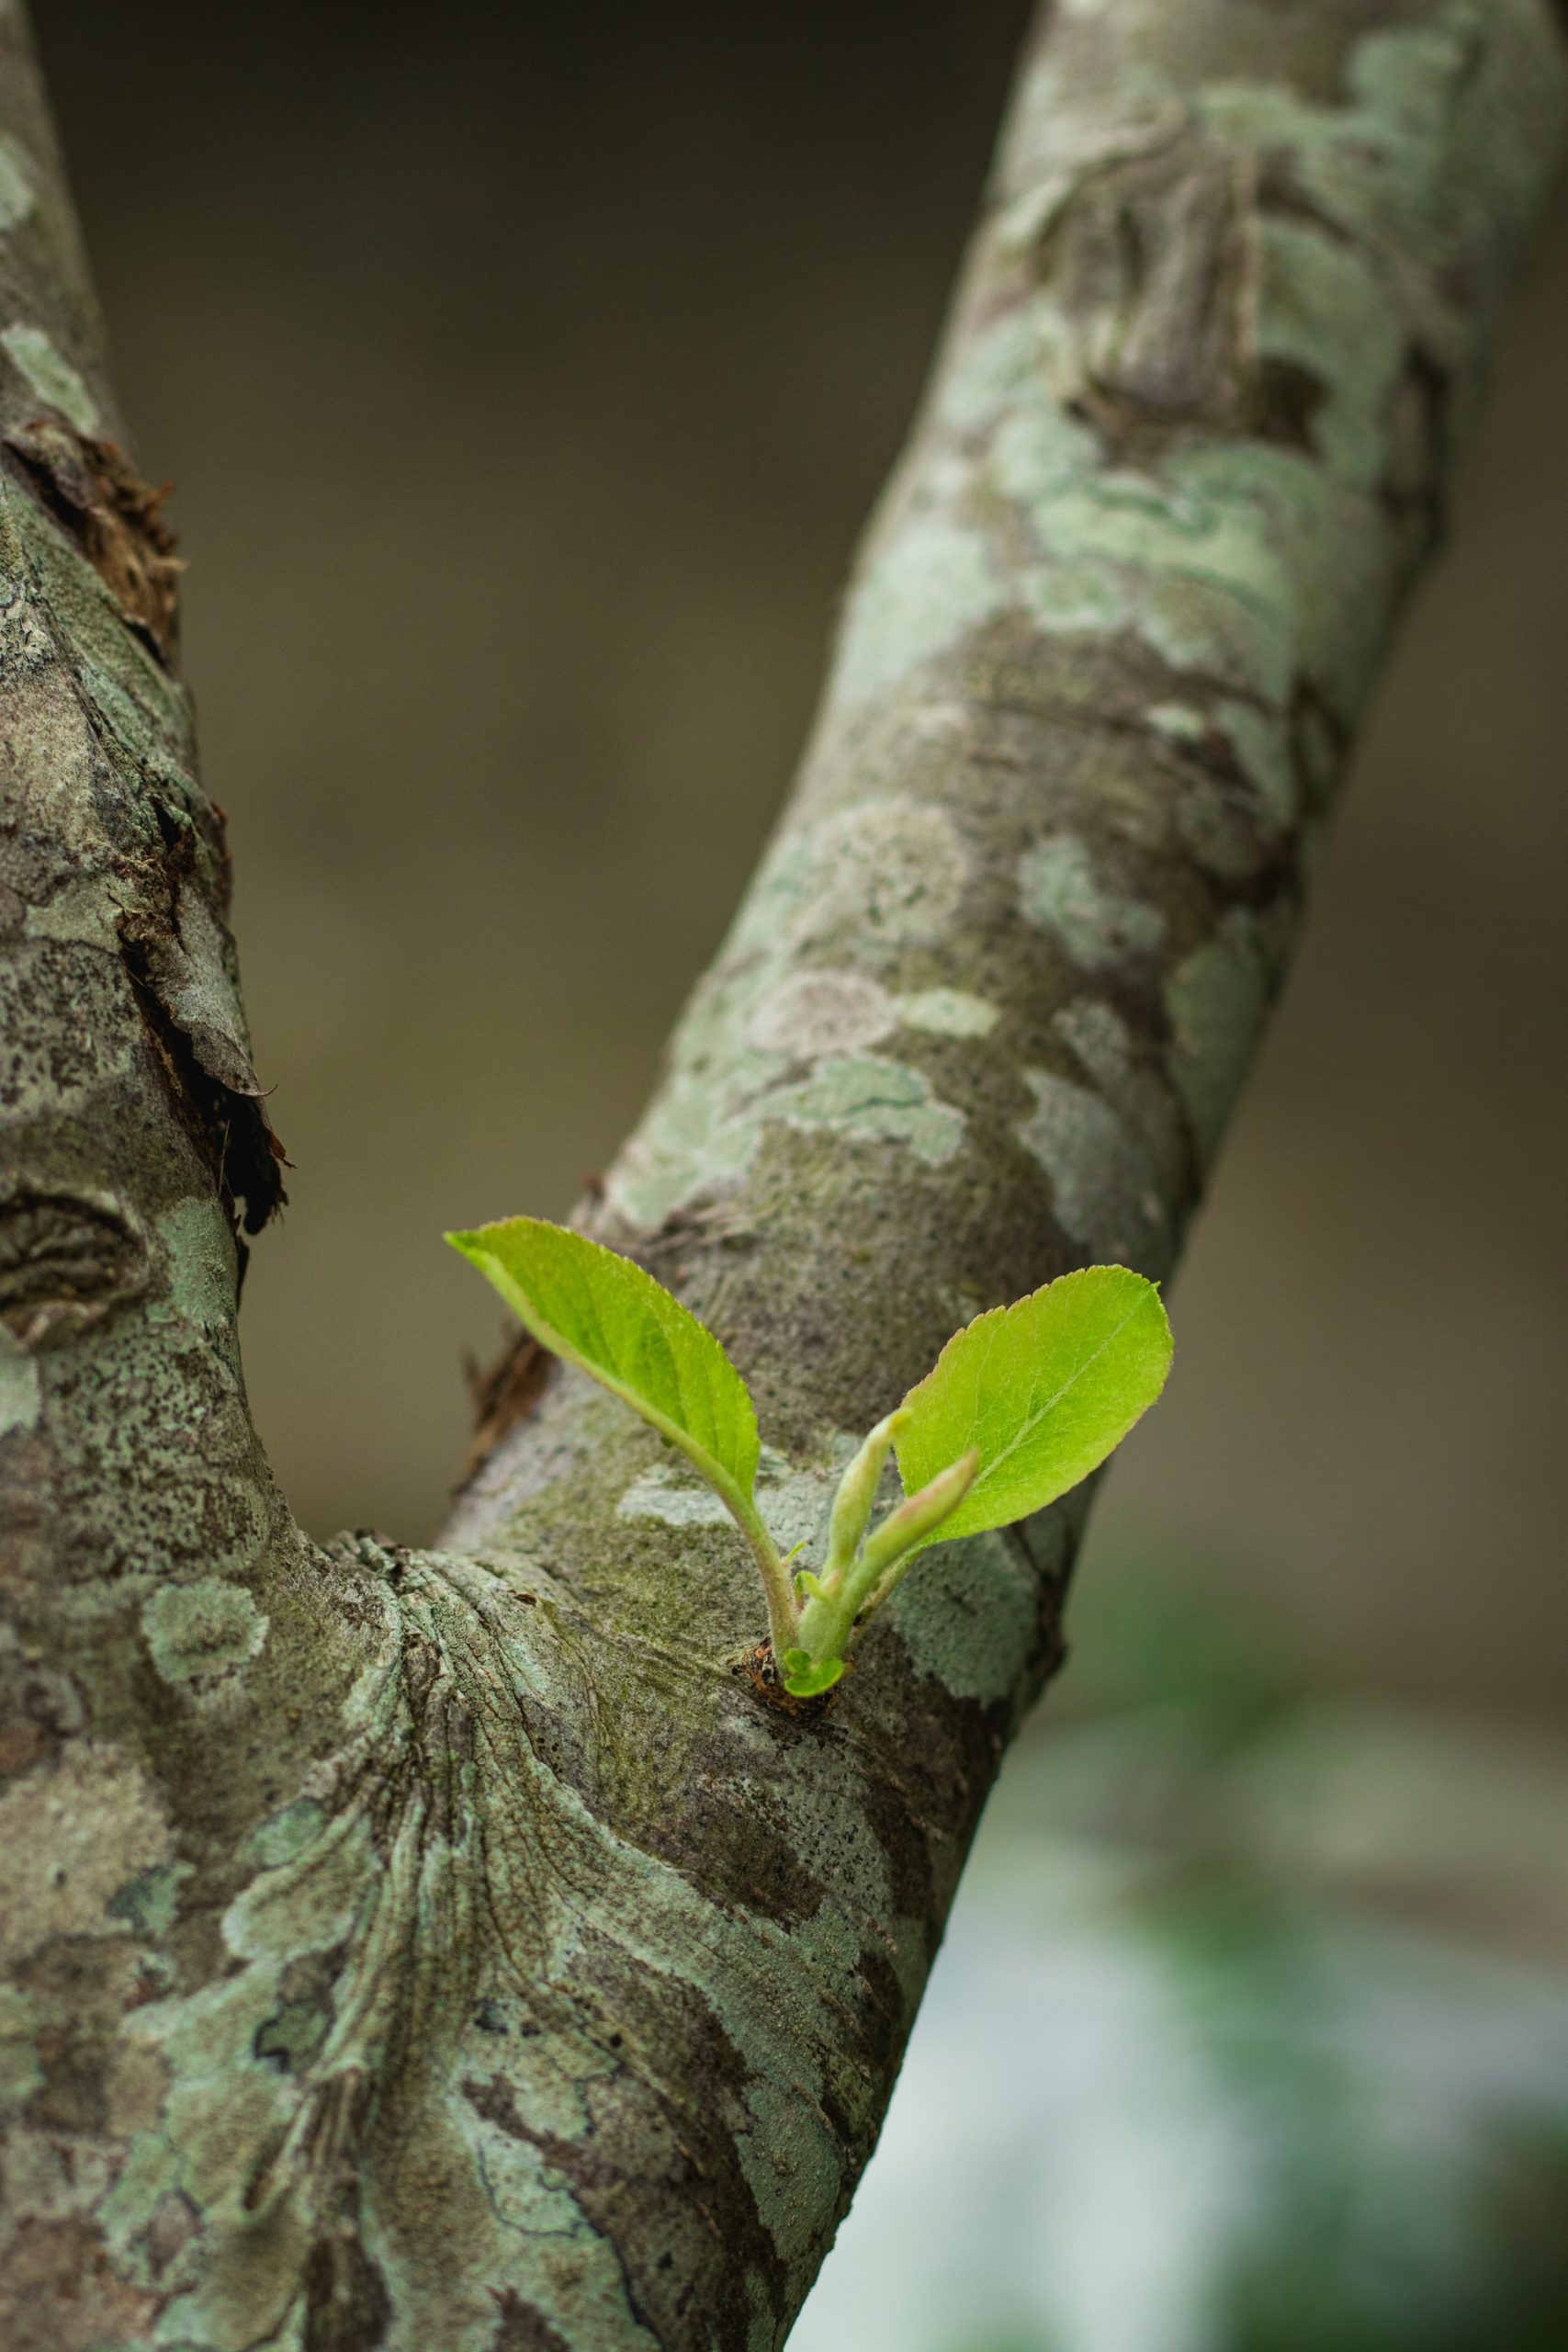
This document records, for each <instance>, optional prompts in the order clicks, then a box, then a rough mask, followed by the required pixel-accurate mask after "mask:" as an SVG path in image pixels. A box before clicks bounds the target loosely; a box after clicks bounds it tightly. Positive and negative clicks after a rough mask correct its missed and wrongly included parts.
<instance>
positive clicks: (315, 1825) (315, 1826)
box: [250, 1797, 327, 1871]
mask: <svg viewBox="0 0 1568 2352" xmlns="http://www.w3.org/2000/svg"><path fill="white" fill-rule="evenodd" d="M326 1821H327V1813H326V1807H325V1806H324V1805H323V1804H322V1803H321V1799H320V1798H319V1797H296V1798H295V1799H294V1801H293V1803H292V1804H286V1805H284V1806H283V1808H282V1809H281V1811H279V1812H277V1813H274V1814H269V1815H268V1816H267V1818H266V1819H265V1821H264V1822H263V1823H262V1825H261V1826H260V1827H259V1828H258V1829H255V1830H253V1832H252V1833H251V1839H250V1853H251V1855H252V1857H253V1859H254V1862H255V1865H256V1868H257V1869H258V1870H263V1871H270V1870H276V1869H277V1868H278V1867H279V1865H280V1864H281V1863H284V1862H291V1861H294V1860H296V1859H297V1858H298V1857H299V1855H300V1854H302V1853H303V1852H304V1851H305V1849H306V1848H307V1847H308V1846H310V1845H311V1844H313V1842H314V1841H315V1839H316V1838H319V1837H320V1836H321V1831H322V1830H323V1829H324V1828H325V1826H326Z"/></svg>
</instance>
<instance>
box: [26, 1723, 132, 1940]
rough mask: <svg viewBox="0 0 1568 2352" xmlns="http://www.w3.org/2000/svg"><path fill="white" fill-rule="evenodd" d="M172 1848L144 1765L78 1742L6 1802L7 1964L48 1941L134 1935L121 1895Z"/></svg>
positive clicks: (105, 1745)
mask: <svg viewBox="0 0 1568 2352" xmlns="http://www.w3.org/2000/svg"><path fill="white" fill-rule="evenodd" d="M169 1846H170V1838H169V1829H168V1825H167V1823H166V1822H165V1820H164V1812H163V1807H162V1805H161V1804H160V1803H159V1801H158V1797H157V1793H156V1792H155V1791H154V1789H153V1788H152V1784H151V1782H150V1781H148V1780H147V1779H146V1777H145V1775H144V1774H143V1773H142V1772H141V1769H140V1767H139V1766H138V1765H137V1764H135V1763H134V1762H133V1761H132V1760H131V1758H130V1757H129V1756H127V1755H126V1754H125V1752H124V1751H123V1750H122V1749H121V1748H119V1747H116V1746H114V1745H113V1744H112V1743H110V1742H108V1741H106V1740H94V1739H78V1740H75V1741H73V1743H72V1744H71V1745H70V1746H69V1747H66V1748H65V1749H64V1751H63V1752H62V1755H61V1757H60V1758H59V1760H58V1762H57V1763H55V1764H54V1765H52V1766H51V1767H50V1768H49V1769H47V1770H40V1771H35V1772H32V1773H30V1774H29V1775H28V1777H27V1778H26V1779H25V1780H21V1781H17V1782H16V1783H15V1784H14V1785H13V1786H12V1787H10V1788H9V1789H7V1790H6V1792H5V1794H4V1795H3V1796H0V1960H3V1961H6V1962H11V1961H17V1960H24V1959H26V1957H27V1956H28V1953H29V1952H32V1951H36V1950H37V1949H38V1947H39V1945H40V1944H42V1943H45V1942H47V1941H48V1939H50V1937H51V1936H116V1935H125V1934H127V1933H129V1928H128V1924H127V1922H126V1921H125V1920H124V1919H123V1918H121V1917H117V1916H116V1915H115V1913H114V1911H113V1909H112V1908H111V1905H113V1902H114V1899H115V1897H116V1896H117V1895H118V1893H119V1892H120V1889H121V1888H122V1887H123V1886H124V1885H125V1884H126V1883H127V1882H128V1881H130V1880H131V1879H133V1878H134V1877H135V1876H136V1874H137V1872H138V1871H145V1870H152V1869H154V1868H155V1867H157V1866H158V1865H159V1864H161V1863H163V1862H164V1861H166V1860H167V1859H168V1856H169Z"/></svg>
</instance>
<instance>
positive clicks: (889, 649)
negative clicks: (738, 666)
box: [829, 512, 1008, 703]
mask: <svg viewBox="0 0 1568 2352" xmlns="http://www.w3.org/2000/svg"><path fill="white" fill-rule="evenodd" d="M1007 603H1008V589H1007V584H1006V580H1005V576H1004V575H1003V574H1002V573H1000V572H999V571H998V568H997V565H996V563H995V561H994V560H993V558H992V555H991V552H990V549H989V547H988V546H987V540H986V537H985V534H984V533H983V532H980V531H977V530H975V529H973V528H972V527H971V526H968V525H966V524H964V523H963V522H961V521H959V520H958V519H957V518H956V517H954V516H953V515H947V514H943V513H941V512H936V513H924V514H920V515H915V516H913V517H910V518H908V519H906V520H903V521H902V522H901V523H900V524H899V526H898V527H897V529H895V530H894V531H892V532H890V533H889V535H888V536H887V537H886V539H884V540H883V542H882V543H881V545H880V546H879V547H876V548H874V550H873V552H872V556H871V560H870V562H869V563H868V565H867V566H866V569H865V570H864V571H863V573H862V574H861V577H860V580H859V581H858V582H857V584H856V587H855V590H854V593H853V594H852V597H851V600H850V605H849V609H848V612H847V614H846V616H845V623H844V634H843V637H842V639H840V648H839V654H838V659H837V661H836V662H835V664H834V668H833V675H832V682H831V684H830V687H829V693H830V694H831V695H833V696H834V697H835V698H838V699H840V700H842V701H844V702H846V703H856V702H863V701H867V700H869V699H870V698H871V697H872V696H873V695H880V694H884V693H886V691H887V690H888V688H890V687H892V686H896V685H897V684H900V682H901V681H902V680H904V679H905V678H907V677H908V675H909V673H911V672H912V671H914V670H917V669H919V667H920V666H921V665H922V664H923V663H925V662H931V661H933V660H934V659H935V658H936V657H937V656H938V655H940V654H942V653H944V652H946V651H948V650H950V649H951V648H952V647H953V646H954V645H956V644H957V643H959V642H960V641H961V640H962V639H963V638H964V636H965V635H966V634H967V633H968V631H969V630H970V629H971V628H976V626H977V625H978V624H979V623H980V622H982V621H984V620H987V619H988V618H989V617H990V616H991V615H992V614H993V613H997V612H999V611H1001V610H1003V609H1004V608H1005V606H1006V605H1007Z"/></svg>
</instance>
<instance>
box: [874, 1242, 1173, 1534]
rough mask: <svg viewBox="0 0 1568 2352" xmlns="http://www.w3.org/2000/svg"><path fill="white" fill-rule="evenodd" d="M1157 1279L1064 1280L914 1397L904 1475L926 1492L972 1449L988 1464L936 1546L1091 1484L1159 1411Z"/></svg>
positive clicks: (944, 1361)
mask: <svg viewBox="0 0 1568 2352" xmlns="http://www.w3.org/2000/svg"><path fill="white" fill-rule="evenodd" d="M1170 1349H1171V1340H1170V1326H1169V1324H1168V1322H1167V1320H1166V1314H1165V1308H1164V1307H1163V1306H1161V1304H1160V1297H1159V1293H1158V1291H1157V1290H1156V1287H1155V1285H1154V1283H1149V1282H1145V1280H1144V1278H1143V1276H1142V1275H1141V1274H1134V1273H1133V1272H1131V1271H1130V1270H1129V1269H1128V1268H1127V1267H1125V1266H1088V1267H1085V1268H1084V1269H1083V1270H1082V1272H1078V1273H1074V1274H1064V1275H1062V1277H1061V1278H1060V1280H1059V1281H1057V1282H1054V1283H1046V1284H1045V1286H1044V1288H1043V1289H1042V1290H1037V1291H1034V1292H1033V1293H1032V1295H1030V1296H1029V1297H1028V1298H1021V1299H1020V1300H1019V1301H1018V1302H1017V1304H1016V1305H1015V1306H998V1307H993V1308H992V1310H991V1312H990V1313H989V1314H988V1315H981V1316H977V1317H976V1319H975V1321H974V1322H973V1323H971V1324H969V1325H968V1326H967V1327H966V1328H965V1329H964V1330H962V1331H960V1332H958V1333H957V1334H956V1335H955V1336H954V1337H953V1339H951V1340H949V1341H948V1343H947V1345H946V1347H945V1348H943V1350H942V1353H941V1355H940V1356H939V1357H938V1358H937V1361H936V1363H935V1365H934V1367H933V1368H932V1370H931V1372H929V1373H928V1374H926V1377H925V1378H924V1380H922V1381H921V1382H920V1384H919V1386H918V1387H916V1388H911V1389H910V1391H909V1394H908V1397H906V1398H905V1399H904V1415H905V1418H904V1420H903V1423H902V1426H901V1428H900V1430H899V1432H898V1439H897V1456H898V1475H899V1476H900V1477H901V1478H902V1480H903V1482H904V1491H905V1493H906V1494H907V1495H914V1494H918V1493H919V1490H920V1488H921V1487H925V1486H927V1485H928V1484H929V1483H930V1481H931V1479H932V1478H934V1477H935V1476H937V1474H938V1473H939V1472H940V1471H942V1470H943V1469H945V1468H946V1467H947V1465H948V1464H950V1463H952V1462H955V1461H956V1460H957V1459H958V1457H959V1456H960V1455H961V1454H963V1453H965V1452H966V1451H967V1450H968V1449H969V1448H970V1447H971V1446H974V1447H976V1448H977V1449H978V1451H979V1455H980V1466H979V1469H978V1471H977V1472H976V1476H975V1480H974V1483H973V1485H972V1486H971V1487H970V1488H969V1491H968V1493H967V1494H966V1495H965V1496H964V1499H963V1501H962V1502H960V1503H959V1504H958V1506H957V1508H956V1509H955V1510H953V1511H952V1512H950V1513H949V1515H948V1516H947V1517H946V1518H945V1519H944V1520H943V1521H942V1524H941V1526H940V1527H939V1528H938V1529H937V1530H936V1531H935V1532H934V1534H933V1535H932V1536H931V1537H928V1538H927V1539H926V1540H927V1541H928V1542H938V1543H946V1542H947V1541H948V1540H949V1538H950V1537H953V1536H958V1535H978V1534H980V1533H981V1532H983V1531H984V1530H985V1529H987V1528H989V1527H1005V1526H1007V1525H1008V1524H1009V1523H1010V1521H1013V1520H1015V1519H1022V1518H1024V1517H1026V1515H1027V1514H1028V1513H1029V1512H1030V1511H1034V1510H1043V1507H1044V1506H1045V1504H1046V1503H1049V1502H1054V1501H1055V1498H1056V1497H1057V1496H1058V1495H1065V1494H1066V1491H1067V1489H1068V1487H1076V1486H1077V1483H1078V1481H1079V1479H1080V1478H1087V1477H1088V1476H1089V1472H1090V1471H1091V1470H1096V1469H1098V1468H1099V1466H1100V1464H1101V1463H1102V1462H1103V1461H1104V1460H1105V1457H1106V1455H1107V1454H1108V1453H1111V1451H1112V1449H1113V1448H1114V1447H1115V1446H1117V1445H1118V1444H1120V1442H1121V1441H1122V1438H1124V1437H1125V1436H1126V1434H1127V1431H1128V1430H1130V1429H1131V1428H1132V1426H1133V1424H1134V1421H1135V1420H1136V1419H1138V1417H1139V1415H1140V1414H1141V1413H1143V1412H1145V1410H1146V1409H1147V1408H1148V1407H1149V1406H1150V1405H1152V1404H1153V1403H1154V1401H1155V1398H1156V1397H1157V1396H1158V1395H1159V1392H1160V1390H1161V1388H1162V1387H1163V1386H1164V1385H1165V1376H1166V1374H1167V1373H1168V1371H1169V1369H1170Z"/></svg>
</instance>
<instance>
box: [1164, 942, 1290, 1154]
mask: <svg viewBox="0 0 1568 2352" xmlns="http://www.w3.org/2000/svg"><path fill="white" fill-rule="evenodd" d="M1166 1003H1167V1007H1168V1012H1169V1014H1170V1025H1171V1045H1170V1049H1169V1052H1168V1056H1167V1067H1168V1069H1169V1072H1170V1076H1171V1079H1172V1081H1173V1082H1174V1084H1175V1086H1176V1088H1177V1090H1178V1091H1179V1094H1180V1096H1181V1099H1182V1101H1183V1103H1185V1104H1186V1106H1187V1110H1188V1114H1189V1116H1190V1119H1191V1122H1192V1130H1193V1134H1194V1136H1195V1137H1196V1140H1197V1144H1198V1148H1199V1151H1200V1153H1201V1156H1202V1158H1203V1159H1204V1160H1205V1161H1207V1160H1209V1159H1212V1158H1213V1153H1214V1151H1215V1149H1216V1148H1217V1147H1218V1144H1219V1140H1220V1137H1221V1136H1222V1135H1223V1134H1224V1127H1225V1123H1226V1121H1227V1120H1228V1118H1229V1117H1230V1114H1231V1108H1232V1105H1233V1104H1234V1103H1235V1098H1236V1095H1237V1093H1238V1092H1239V1091H1240V1089H1241V1082H1242V1080H1243V1079H1244V1078H1245V1077H1246V1075H1247V1066H1248V1064H1249V1063H1250V1061H1251V1059H1252V1051H1253V1047H1254V1046H1255V1045H1256V1044H1257V1042H1258V1031H1259V1030H1260V1029H1261V1027H1262V1025H1263V1016H1264V1013H1265V1012H1266V1011H1267V1008H1268V1003H1269V961H1268V958H1267V957H1266V956H1265V955H1264V954H1263V952H1262V949H1261V945H1260V943H1259V941H1258V935H1257V932H1256V928H1255V925H1254V922H1253V919H1252V917H1251V916H1250V915H1249V914H1248V913H1247V910H1246V909H1245V908H1235V909H1233V910H1232V912H1231V913H1230V914H1229V915H1227V916H1226V918H1225V920H1224V924H1223V925H1222V927H1221V930H1220V932H1219V934H1218V935H1217V936H1216V937H1215V938H1213V939H1212V940H1210V941H1209V942H1208V944H1206V945H1205V946H1202V947H1200V948H1199V949H1198V950H1197V951H1196V953H1195V954H1193V955H1191V956H1188V957H1187V959H1186V961H1185V962H1184V963H1182V964H1180V965H1179V967H1177V970H1176V972H1175V973H1174V975H1173V976H1172V978H1171V981H1170V984H1169V987H1168V989H1167V990H1166Z"/></svg>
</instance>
